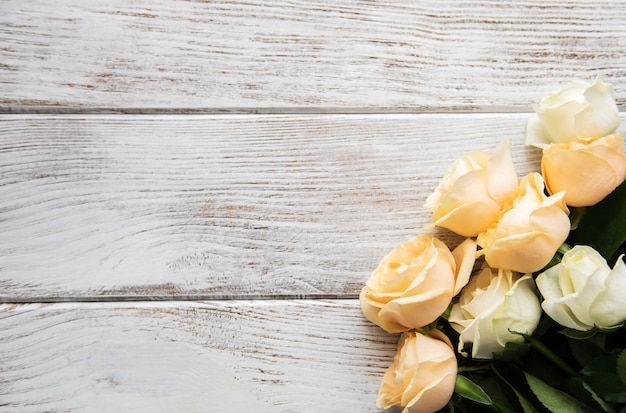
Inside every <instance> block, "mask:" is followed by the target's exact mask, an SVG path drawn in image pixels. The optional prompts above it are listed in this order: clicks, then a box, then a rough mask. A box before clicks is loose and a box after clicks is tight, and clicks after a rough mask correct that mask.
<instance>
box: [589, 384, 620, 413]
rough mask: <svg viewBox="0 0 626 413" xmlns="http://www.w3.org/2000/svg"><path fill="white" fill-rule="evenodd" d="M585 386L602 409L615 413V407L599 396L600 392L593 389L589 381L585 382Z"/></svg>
mask: <svg viewBox="0 0 626 413" xmlns="http://www.w3.org/2000/svg"><path fill="white" fill-rule="evenodd" d="M583 388H584V389H585V391H587V392H588V393H589V394H590V395H591V397H592V398H593V401H594V402H596V403H597V404H598V405H599V406H600V408H602V410H604V411H605V412H609V413H613V412H614V411H615V408H614V407H613V406H612V405H610V404H609V403H607V402H606V401H605V400H604V399H603V398H602V397H600V396H598V393H596V392H595V391H593V389H592V388H591V386H590V385H589V384H588V383H585V382H583Z"/></svg>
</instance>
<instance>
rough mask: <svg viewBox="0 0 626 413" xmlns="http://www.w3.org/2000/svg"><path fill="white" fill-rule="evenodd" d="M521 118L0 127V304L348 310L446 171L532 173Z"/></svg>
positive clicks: (80, 121) (45, 120)
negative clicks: (472, 165) (259, 300)
mask: <svg viewBox="0 0 626 413" xmlns="http://www.w3.org/2000/svg"><path fill="white" fill-rule="evenodd" d="M527 117H528V115H527V114H439V115H436V114H422V115H378V116H374V115H306V116H296V115H291V116H273V115H258V116H252V115H218V116H200V115H192V116H179V115H174V116H164V115H159V116H146V115H142V116H135V115H119V116H112V115H102V116H94V115H90V116H33V115H19V116H8V115H5V116H3V117H2V118H0V234H1V236H0V257H2V258H1V260H0V297H2V299H3V300H4V301H16V300H17V301H33V300H35V301H41V300H43V301H47V300H51V299H52V300H65V299H75V298H82V299H93V298H96V299H104V298H106V297H111V298H116V297H117V298H120V297H122V298H123V297H135V298H138V297H139V298H146V299H155V298H156V299H167V298H171V297H174V298H175V297H179V298H185V297H186V298H194V297H195V298H253V297H268V296H269V297H280V296H286V297H292V298H297V297H316V296H322V297H348V298H350V297H351V298H354V297H356V296H357V295H358V292H359V290H360V288H361V287H362V284H363V283H364V282H365V280H366V279H367V278H368V276H369V274H370V273H371V271H372V270H373V269H374V268H375V266H376V265H377V263H378V261H379V260H380V259H381V258H382V257H383V256H384V255H385V254H387V252H389V251H390V250H391V249H392V248H393V247H395V246H396V245H398V244H400V243H402V242H404V241H405V240H407V239H408V238H409V237H412V236H414V235H417V234H419V233H423V232H424V229H423V227H424V225H425V224H427V223H428V222H430V213H429V212H428V211H427V210H426V209H425V208H424V207H423V204H424V202H425V200H426V198H427V196H428V195H429V194H430V193H431V192H432V191H433V190H434V189H435V188H436V186H437V185H438V183H439V180H440V179H441V177H442V176H443V174H444V172H445V170H446V168H447V167H448V165H449V164H450V163H451V162H452V161H454V160H455V159H457V158H458V157H459V156H461V155H463V154H465V153H467V152H470V151H472V150H477V149H481V150H486V151H491V150H492V149H493V148H494V147H495V145H496V144H497V143H498V142H500V141H502V140H505V139H510V140H511V146H512V152H513V155H514V159H515V163H516V165H517V169H518V174H519V175H520V176H522V175H523V174H525V173H527V172H528V171H530V170H538V156H539V155H540V153H539V151H538V150H537V149H533V148H527V147H524V146H523V136H524V125H525V122H526V119H527ZM437 234H438V235H440V236H441V237H442V238H443V239H444V240H445V241H446V242H449V243H450V245H451V246H454V244H455V243H457V242H458V239H457V237H456V236H454V235H452V234H451V233H449V232H444V231H441V232H437Z"/></svg>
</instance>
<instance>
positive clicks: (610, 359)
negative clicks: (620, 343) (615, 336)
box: [582, 349, 626, 403]
mask: <svg viewBox="0 0 626 413" xmlns="http://www.w3.org/2000/svg"><path fill="white" fill-rule="evenodd" d="M623 352H624V350H623V349H616V350H614V351H611V352H610V353H607V354H605V355H604V356H602V357H599V358H597V359H595V360H593V361H592V362H590V363H589V364H588V365H587V366H585V368H584V369H583V371H582V373H583V374H584V375H585V376H587V378H588V383H589V385H590V386H591V388H593V390H594V391H595V392H596V393H597V394H598V395H599V396H600V397H602V398H603V399H604V400H606V401H609V402H613V403H626V384H624V382H623V381H622V379H621V375H620V373H618V371H620V370H621V369H620V368H619V366H618V363H619V362H618V360H619V358H620V357H621V356H622V353H623ZM623 363H624V361H623V360H622V366H623ZM622 373H623V371H622Z"/></svg>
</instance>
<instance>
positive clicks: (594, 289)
mask: <svg viewBox="0 0 626 413" xmlns="http://www.w3.org/2000/svg"><path fill="white" fill-rule="evenodd" d="M537 287H538V288H539V291H540V292H541V294H542V295H543V297H544V301H543V303H542V304H541V306H542V307H543V310H544V311H545V312H546V314H547V315H548V316H550V318H552V319H553V320H554V321H556V322H557V323H559V324H560V325H562V326H564V327H569V328H573V329H576V330H581V331H586V330H589V329H591V328H593V327H594V326H597V327H600V328H609V327H613V326H616V325H619V324H621V323H622V322H623V321H624V320H626V302H625V301H624V292H626V265H624V261H623V260H622V258H621V257H620V259H619V260H617V263H616V264H615V266H614V267H613V270H611V268H610V267H609V266H608V264H607V263H606V260H605V259H604V258H603V257H602V256H601V255H600V254H599V253H598V252H597V251H596V250H594V249H593V248H591V247H588V246H586V245H577V246H575V247H574V248H572V249H571V250H569V251H568V252H566V253H565V254H564V255H563V258H562V260H561V263H560V264H557V265H555V266H553V267H551V268H549V269H548V270H546V271H544V272H542V273H541V274H539V275H538V276H537Z"/></svg>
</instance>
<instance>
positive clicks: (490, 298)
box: [448, 267, 541, 359]
mask: <svg viewBox="0 0 626 413" xmlns="http://www.w3.org/2000/svg"><path fill="white" fill-rule="evenodd" d="M540 318H541V306H540V304H539V298H538V297H537V290H536V288H535V283H534V282H533V278H532V275H531V274H526V275H524V276H520V275H519V274H514V273H513V272H511V271H508V270H502V269H500V270H495V269H491V268H489V267H485V268H483V269H482V271H481V272H480V273H478V274H477V275H475V276H474V277H472V279H471V280H470V282H469V283H468V284H467V285H466V286H465V288H464V289H463V291H462V292H461V295H460V297H459V302H458V303H455V304H454V306H453V307H452V311H451V312H450V317H449V319H448V320H449V321H450V325H451V326H452V328H454V329H455V330H456V331H457V332H458V333H459V334H460V336H459V348H458V350H459V352H461V353H463V348H464V347H465V345H466V344H467V343H472V357H474V358H481V359H489V358H492V357H493V353H494V352H498V351H502V350H504V346H505V345H506V343H509V342H516V343H521V342H523V341H524V338H523V337H522V336H520V335H519V334H514V333H512V331H516V332H520V333H526V334H532V333H533V331H535V328H537V324H538V323H539V319H540ZM463 354H465V353H463Z"/></svg>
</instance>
